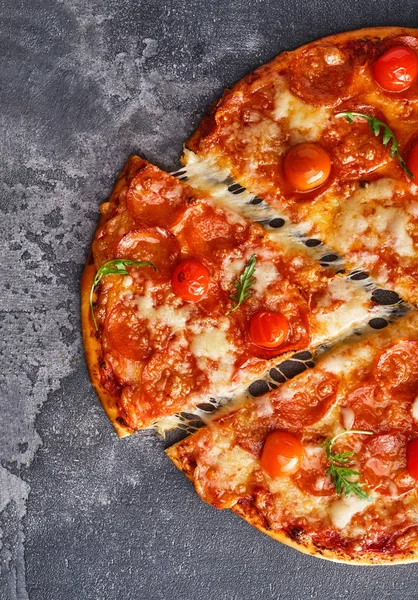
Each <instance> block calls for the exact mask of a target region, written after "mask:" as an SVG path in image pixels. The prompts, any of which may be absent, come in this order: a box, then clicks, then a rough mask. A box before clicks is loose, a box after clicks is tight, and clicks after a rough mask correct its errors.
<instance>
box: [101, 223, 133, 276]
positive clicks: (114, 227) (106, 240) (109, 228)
mask: <svg viewBox="0 0 418 600" xmlns="http://www.w3.org/2000/svg"><path fill="white" fill-rule="evenodd" d="M133 226H134V221H133V219H132V217H131V215H130V214H129V213H127V212H126V211H125V212H123V213H120V214H118V215H116V216H115V217H113V218H112V219H109V221H107V222H106V223H105V224H104V225H102V227H99V229H98V230H97V231H96V235H95V236H94V240H93V244H92V249H93V256H94V264H95V265H96V267H97V269H99V268H100V267H101V266H102V265H104V263H106V262H108V261H109V260H113V259H114V258H116V247H117V245H118V243H119V240H120V239H121V238H122V237H123V236H124V235H125V234H126V233H127V232H128V231H129V230H130V229H131V228H132V227H133Z"/></svg>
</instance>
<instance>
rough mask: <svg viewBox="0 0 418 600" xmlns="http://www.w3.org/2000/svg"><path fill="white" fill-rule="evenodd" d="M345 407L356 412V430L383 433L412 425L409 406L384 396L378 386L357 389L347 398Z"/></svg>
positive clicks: (400, 429) (354, 425) (401, 429)
mask: <svg viewBox="0 0 418 600" xmlns="http://www.w3.org/2000/svg"><path fill="white" fill-rule="evenodd" d="M345 406H346V407H349V408H351V409H352V410H353V412H354V423H353V425H352V426H353V428H354V429H363V430H367V431H374V432H376V433H383V432H385V431H404V430H405V429H409V428H410V427H411V425H412V417H411V415H410V410H409V408H410V407H409V404H408V403H407V402H404V401H399V400H397V399H394V398H392V397H390V396H387V395H385V394H382V393H381V391H380V389H379V387H378V386H377V385H376V384H372V385H366V386H363V387H360V388H358V389H356V390H355V391H354V392H352V393H351V394H349V395H348V396H347V398H346V402H345Z"/></svg>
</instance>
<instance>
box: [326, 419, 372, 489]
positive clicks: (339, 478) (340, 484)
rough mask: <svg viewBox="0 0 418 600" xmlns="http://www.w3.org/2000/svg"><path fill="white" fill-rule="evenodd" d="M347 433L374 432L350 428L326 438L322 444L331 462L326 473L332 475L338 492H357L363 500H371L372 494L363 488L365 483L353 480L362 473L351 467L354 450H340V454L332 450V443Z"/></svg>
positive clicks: (367, 433)
mask: <svg viewBox="0 0 418 600" xmlns="http://www.w3.org/2000/svg"><path fill="white" fill-rule="evenodd" d="M347 434H357V435H373V432H372V431H361V430H359V429H349V430H346V431H342V432H341V433H338V434H337V435H335V436H334V437H333V438H330V439H326V440H324V442H323V443H322V444H321V446H322V447H325V452H326V455H327V459H328V461H329V463H330V464H329V467H328V469H327V471H326V475H329V476H330V477H331V479H332V482H333V484H334V485H335V491H336V492H337V494H342V493H344V494H345V495H346V496H349V495H350V494H355V495H356V496H358V498H361V499H362V500H371V498H370V496H369V495H368V494H367V493H366V492H365V490H364V489H363V487H362V486H363V484H362V483H360V482H359V481H353V480H352V479H351V478H352V477H361V473H359V472H358V471H354V470H353V469H350V468H349V467H350V462H351V457H352V456H353V455H354V452H340V453H339V454H338V453H337V454H334V453H333V452H332V445H333V443H334V442H335V440H336V439H337V438H339V437H341V436H343V435H347Z"/></svg>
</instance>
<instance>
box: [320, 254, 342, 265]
mask: <svg viewBox="0 0 418 600" xmlns="http://www.w3.org/2000/svg"><path fill="white" fill-rule="evenodd" d="M339 258H340V257H339V256H338V254H325V256H322V257H321V262H324V263H330V262H335V261H336V260H339Z"/></svg>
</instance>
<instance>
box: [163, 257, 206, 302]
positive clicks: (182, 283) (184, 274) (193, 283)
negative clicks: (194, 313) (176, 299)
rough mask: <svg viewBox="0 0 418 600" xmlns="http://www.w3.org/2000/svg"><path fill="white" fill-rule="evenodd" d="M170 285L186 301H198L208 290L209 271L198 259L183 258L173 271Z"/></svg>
mask: <svg viewBox="0 0 418 600" xmlns="http://www.w3.org/2000/svg"><path fill="white" fill-rule="evenodd" d="M171 285H172V286H173V290H174V293H175V294H176V295H177V296H180V298H183V300H185V301H186V302H199V300H201V299H202V298H204V297H205V295H206V293H207V291H208V286H209V271H208V269H207V268H206V267H205V265H204V264H203V263H201V262H200V260H195V259H187V260H183V261H182V262H181V263H179V264H178V265H177V266H176V268H175V269H174V271H173V274H172V276H171Z"/></svg>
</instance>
